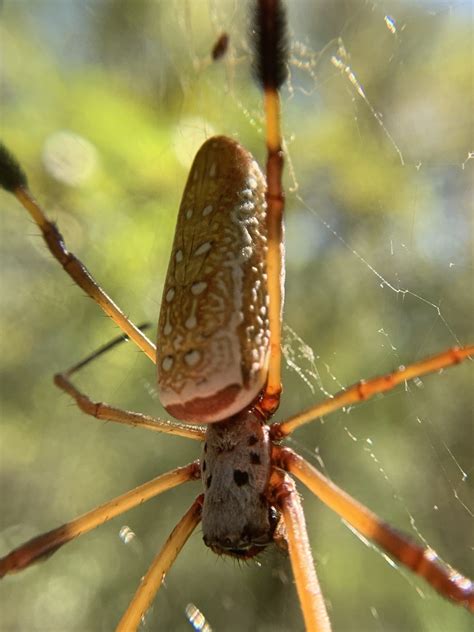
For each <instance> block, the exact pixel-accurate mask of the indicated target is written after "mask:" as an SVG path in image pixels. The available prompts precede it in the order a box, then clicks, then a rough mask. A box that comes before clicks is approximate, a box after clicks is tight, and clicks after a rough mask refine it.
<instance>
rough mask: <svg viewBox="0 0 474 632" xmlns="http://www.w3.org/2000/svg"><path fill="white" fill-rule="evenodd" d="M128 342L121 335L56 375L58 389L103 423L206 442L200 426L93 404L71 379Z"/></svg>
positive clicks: (140, 327) (146, 325)
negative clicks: (108, 422)
mask: <svg viewBox="0 0 474 632" xmlns="http://www.w3.org/2000/svg"><path fill="white" fill-rule="evenodd" d="M148 327H149V324H148V323H143V324H142V325H139V327H138V328H139V329H140V330H141V331H143V329H145V328H148ZM126 340H128V336H118V337H117V338H114V339H113V340H111V341H110V342H108V343H107V344H105V345H103V346H102V347H100V348H99V349H97V350H96V351H94V352H93V353H91V354H90V355H88V356H87V357H86V358H84V359H83V360H81V361H80V362H78V363H77V364H75V365H74V366H72V367H71V368H70V369H68V370H67V371H63V372H62V373H58V374H57V375H55V376H54V383H55V384H56V386H57V387H58V388H60V389H61V390H62V391H64V392H65V393H67V394H68V395H69V396H70V397H72V398H73V399H74V401H75V402H76V404H77V406H78V407H79V408H80V409H81V410H82V412H84V413H85V414H86V415H91V416H92V417H96V419H102V420H104V421H114V422H116V423H119V424H125V425H127V426H133V427H138V428H146V429H148V430H154V431H155V432H164V433H167V434H174V435H177V436H181V437H187V438H188V439H197V440H198V441H203V440H204V437H205V430H204V429H203V428H200V427H198V426H187V425H185V424H181V423H179V422H171V421H165V420H162V419H156V418H155V417H151V416H150V415H143V414H142V413H135V412H132V411H130V410H122V409H120V408H115V407H114V406H110V405H109V404H106V403H104V402H94V401H92V400H91V399H90V398H89V397H88V396H87V395H85V394H84V393H82V392H81V391H80V390H79V389H78V388H77V387H76V386H74V384H73V383H72V382H71V380H70V379H69V378H70V377H71V376H72V375H74V374H75V373H77V372H78V371H80V370H81V369H83V368H84V367H85V366H87V365H88V364H90V363H91V362H93V361H94V360H96V359H97V358H98V357H99V356H101V355H103V354H104V353H106V352H107V351H110V350H111V349H113V348H114V347H117V346H118V345H120V344H122V343H123V342H125V341H126Z"/></svg>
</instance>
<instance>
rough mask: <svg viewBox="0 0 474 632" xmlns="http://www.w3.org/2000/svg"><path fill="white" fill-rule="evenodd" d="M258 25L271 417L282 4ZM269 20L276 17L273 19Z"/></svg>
mask: <svg viewBox="0 0 474 632" xmlns="http://www.w3.org/2000/svg"><path fill="white" fill-rule="evenodd" d="M256 13H257V16H256V18H255V23H256V24H257V25H261V24H263V25H264V26H261V27H260V30H258V29H257V33H256V44H255V46H256V49H257V51H258V53H257V54H256V55H255V58H256V60H257V61H256V75H257V78H258V80H259V82H260V84H261V86H262V88H263V90H264V109H265V121H266V131H265V141H266V146H267V165H266V175H267V194H266V199H267V230H268V251H267V278H268V297H269V307H268V316H269V322H270V360H269V367H268V379H267V385H266V388H265V393H264V396H263V399H262V401H261V402H260V406H261V407H262V409H263V410H264V411H265V412H267V413H268V414H272V413H274V412H275V411H276V409H277V408H278V405H279V403H280V394H281V379H280V373H281V316H282V305H283V281H284V268H283V266H284V245H283V209H284V205H285V199H284V193H283V186H282V173H283V151H282V148H281V145H282V139H281V124H280V95H279V93H278V91H279V89H280V87H281V85H282V83H283V82H284V81H285V79H286V72H287V71H286V48H287V44H286V34H285V15H284V11H283V8H282V7H281V6H280V2H279V0H261V2H259V3H258V4H257V7H256ZM268 15H270V16H276V19H272V20H269V19H268V17H267V16H268Z"/></svg>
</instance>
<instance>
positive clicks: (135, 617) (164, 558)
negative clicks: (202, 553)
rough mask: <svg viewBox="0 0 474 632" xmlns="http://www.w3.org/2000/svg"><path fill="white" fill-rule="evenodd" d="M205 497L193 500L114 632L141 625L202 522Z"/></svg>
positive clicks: (125, 630)
mask: <svg viewBox="0 0 474 632" xmlns="http://www.w3.org/2000/svg"><path fill="white" fill-rule="evenodd" d="M203 499H204V495H203V494H201V495H200V496H198V497H197V498H196V500H195V501H194V502H193V504H192V505H191V507H190V508H189V509H188V511H187V512H186V513H185V514H184V516H183V517H182V518H181V520H180V521H179V522H178V524H177V525H176V527H175V528H174V529H173V531H172V532H171V534H170V536H169V538H168V539H167V540H166V542H165V544H164V546H163V548H162V549H161V551H160V552H159V553H158V555H157V556H156V557H155V559H154V560H153V562H152V564H151V566H150V568H149V569H148V572H147V574H146V575H145V577H144V578H143V579H142V581H141V584H140V586H139V587H138V589H137V592H136V593H135V595H134V597H133V599H132V601H131V602H130V604H129V606H128V608H127V610H126V612H125V614H124V615H123V617H122V619H121V620H120V623H119V624H118V626H117V628H116V632H132V631H133V630H136V629H137V628H138V626H139V625H140V622H141V619H142V617H143V615H144V614H145V612H146V611H147V610H148V608H149V607H150V604H151V602H152V601H153V598H154V597H155V595H156V593H157V592H158V590H159V589H160V587H161V585H162V583H163V580H164V578H165V577H166V574H167V573H168V571H169V569H170V568H171V566H172V565H173V563H174V561H175V559H176V558H177V556H178V555H179V552H180V551H181V549H182V548H183V546H184V545H185V544H186V541H187V540H188V538H189V536H190V535H191V533H192V532H193V531H194V529H195V528H196V526H197V525H198V524H199V522H200V520H201V509H202V503H203Z"/></svg>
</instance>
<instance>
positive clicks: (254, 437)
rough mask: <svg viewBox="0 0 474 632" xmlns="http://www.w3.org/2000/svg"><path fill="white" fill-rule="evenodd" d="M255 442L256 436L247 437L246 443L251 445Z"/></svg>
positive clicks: (256, 441) (256, 440)
mask: <svg viewBox="0 0 474 632" xmlns="http://www.w3.org/2000/svg"><path fill="white" fill-rule="evenodd" d="M256 443H258V437H256V436H255V435H251V436H250V437H249V438H248V441H247V445H250V446H252V445H255V444H256Z"/></svg>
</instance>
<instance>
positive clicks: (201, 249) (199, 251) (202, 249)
mask: <svg viewBox="0 0 474 632" xmlns="http://www.w3.org/2000/svg"><path fill="white" fill-rule="evenodd" d="M211 247H212V244H211V242H210V241H205V242H204V243H202V244H201V245H200V246H198V247H197V248H196V250H195V251H194V256H195V257H199V256H200V255H205V254H206V252H209V250H210V249H211Z"/></svg>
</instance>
